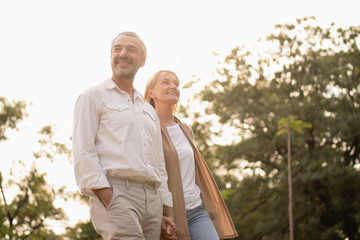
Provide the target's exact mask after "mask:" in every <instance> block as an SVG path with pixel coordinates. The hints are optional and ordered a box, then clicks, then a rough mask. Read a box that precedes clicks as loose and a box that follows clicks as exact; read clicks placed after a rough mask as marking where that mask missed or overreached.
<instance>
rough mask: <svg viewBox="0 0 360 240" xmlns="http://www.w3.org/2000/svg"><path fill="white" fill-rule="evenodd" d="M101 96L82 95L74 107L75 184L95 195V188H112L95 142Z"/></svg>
mask: <svg viewBox="0 0 360 240" xmlns="http://www.w3.org/2000/svg"><path fill="white" fill-rule="evenodd" d="M98 98H99V96H96V94H95V96H94V94H90V93H89V92H85V93H82V94H80V96H79V97H78V99H77V101H76V104H75V109H74V122H73V138H72V142H73V159H74V173H75V179H76V183H77V185H78V187H79V189H80V191H81V193H82V194H85V195H87V196H95V194H94V192H93V191H92V189H99V188H105V187H110V185H109V182H108V180H107V178H106V175H105V173H104V172H103V170H102V169H101V167H100V162H99V156H98V153H97V150H96V146H95V141H96V134H97V131H98V127H99V118H100V108H101V103H100V101H97V100H98Z"/></svg>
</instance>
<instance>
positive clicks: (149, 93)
mask: <svg viewBox="0 0 360 240" xmlns="http://www.w3.org/2000/svg"><path fill="white" fill-rule="evenodd" d="M147 94H148V95H149V97H150V98H152V99H154V94H153V90H152V89H148V90H147Z"/></svg>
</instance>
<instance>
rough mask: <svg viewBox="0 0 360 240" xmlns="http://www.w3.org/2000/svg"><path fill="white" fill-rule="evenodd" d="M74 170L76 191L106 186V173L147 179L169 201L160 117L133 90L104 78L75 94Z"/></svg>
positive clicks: (90, 192) (144, 180) (168, 204)
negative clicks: (132, 92)
mask: <svg viewBox="0 0 360 240" xmlns="http://www.w3.org/2000/svg"><path fill="white" fill-rule="evenodd" d="M72 142H73V158H74V172H75V178H76V182H77V185H78V187H79V189H80V191H81V192H82V193H83V194H85V195H88V196H95V193H94V192H93V191H92V190H91V189H98V188H105V187H110V184H109V182H108V180H107V177H118V178H128V179H131V180H136V181H142V182H153V183H155V184H156V186H158V187H159V192H160V194H161V196H162V200H163V204H164V205H165V206H169V207H172V195H171V193H170V191H169V189H168V186H167V173H166V168H165V160H164V154H163V149H162V141H161V129H160V121H159V118H158V116H157V114H156V112H155V110H154V108H153V107H152V106H151V105H150V104H148V103H147V102H146V101H145V100H144V99H143V97H142V96H141V95H140V93H139V92H138V91H135V93H134V103H133V102H132V101H131V99H130V95H129V94H128V93H126V92H124V91H122V90H120V88H118V87H117V85H116V84H115V83H114V82H113V81H112V80H111V79H108V80H106V81H105V82H104V83H102V84H100V85H98V86H95V87H92V88H90V89H88V90H86V91H84V92H83V93H81V94H80V96H79V97H78V99H77V101H76V104H75V112H74V125H73V139H72Z"/></svg>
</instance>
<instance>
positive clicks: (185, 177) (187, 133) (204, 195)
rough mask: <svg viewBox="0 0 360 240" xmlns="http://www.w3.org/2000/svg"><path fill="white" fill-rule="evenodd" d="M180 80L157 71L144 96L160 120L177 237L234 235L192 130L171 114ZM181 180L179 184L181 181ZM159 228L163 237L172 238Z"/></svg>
mask: <svg viewBox="0 0 360 240" xmlns="http://www.w3.org/2000/svg"><path fill="white" fill-rule="evenodd" d="M179 84H180V82H179V79H178V77H177V76H176V74H175V73H174V72H172V71H168V70H162V71H158V72H157V73H155V74H154V75H153V77H152V78H151V79H150V80H149V82H148V83H147V85H146V89H145V97H144V98H145V99H146V101H148V102H149V103H150V104H151V105H152V106H153V107H154V108H155V110H156V112H157V114H158V115H159V118H160V122H161V132H162V142H163V148H164V156H165V163H166V170H167V173H168V186H169V189H170V191H171V193H172V195H173V209H174V221H175V224H176V227H177V231H176V237H177V239H196V240H200V239H204V240H205V239H206V240H212V239H219V238H221V239H228V238H234V237H236V236H237V232H236V230H235V227H234V224H233V222H232V220H231V216H230V214H229V212H228V209H227V207H226V205H225V202H224V200H223V198H222V196H221V194H220V192H219V190H218V188H217V186H216V183H215V181H214V179H213V177H212V175H211V173H210V171H209V169H208V167H207V165H206V163H205V161H204V159H203V158H202V156H201V154H200V152H199V151H198V149H197V148H196V146H195V143H194V139H193V132H192V129H191V128H190V127H189V126H188V125H186V124H185V123H183V122H182V121H181V120H179V119H178V118H176V117H175V116H174V112H175V111H176V109H177V103H178V102H179V97H180V91H179ZM180 183H182V184H180ZM164 230H165V229H164V227H163V229H162V237H164V238H167V239H174V238H173V237H174V236H170V235H169V234H166V231H164Z"/></svg>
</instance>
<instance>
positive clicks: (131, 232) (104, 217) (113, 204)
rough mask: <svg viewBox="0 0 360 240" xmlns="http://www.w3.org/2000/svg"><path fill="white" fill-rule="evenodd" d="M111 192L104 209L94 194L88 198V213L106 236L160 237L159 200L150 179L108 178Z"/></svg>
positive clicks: (151, 239) (152, 239)
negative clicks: (145, 180) (140, 180)
mask: <svg viewBox="0 0 360 240" xmlns="http://www.w3.org/2000/svg"><path fill="white" fill-rule="evenodd" d="M109 182H110V184H111V186H112V188H113V196H112V198H111V201H110V203H109V207H108V208H107V209H106V208H105V206H104V204H103V203H102V201H101V200H100V199H99V198H97V197H91V198H90V216H91V221H92V223H93V226H94V228H95V230H96V232H97V233H98V234H100V235H101V236H102V237H103V239H105V240H113V239H122V240H130V239H131V240H135V239H136V240H140V239H146V240H155V239H159V238H160V231H161V221H162V211H163V208H162V201H161V197H160V193H158V191H157V189H156V187H155V185H154V184H152V183H140V182H133V181H131V180H127V179H126V180H122V179H116V178H109Z"/></svg>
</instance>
